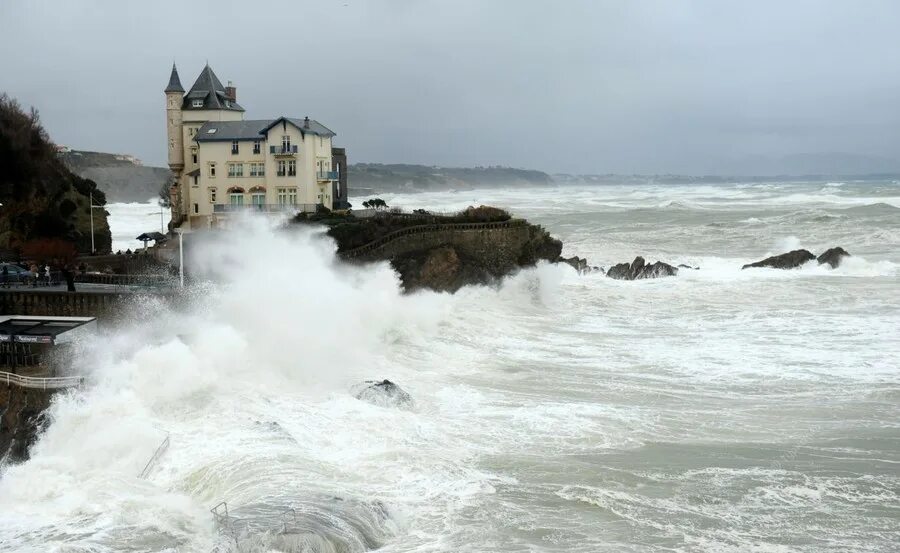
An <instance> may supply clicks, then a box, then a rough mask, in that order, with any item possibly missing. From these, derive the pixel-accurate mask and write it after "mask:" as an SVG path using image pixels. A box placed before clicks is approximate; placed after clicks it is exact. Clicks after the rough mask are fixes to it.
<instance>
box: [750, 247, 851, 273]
mask: <svg viewBox="0 0 900 553" xmlns="http://www.w3.org/2000/svg"><path fill="white" fill-rule="evenodd" d="M849 255H850V254H849V253H847V250H845V249H844V248H841V247H840V246H837V247H834V248H830V249H828V250H826V251H825V253H823V254H822V255H820V256H819V257H818V258H817V257H816V256H815V254H813V253H812V252H810V251H809V250H794V251H791V252H787V253H783V254H781V255H773V256H772V257H767V258H765V259H763V260H762V261H757V262H755V263H748V264H747V265H744V266H743V267H741V269H751V268H759V267H768V268H772V269H796V268H797V267H800V266H801V265H804V264H806V263H809V262H810V261H812V260H814V259H816V260H817V261H818V262H819V265H824V264H826V263H827V264H828V265H830V266H831V268H832V269H835V268H837V267H839V266H840V264H841V260H843V259H844V258H845V257H848V256H849Z"/></svg>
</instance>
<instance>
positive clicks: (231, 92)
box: [225, 81, 237, 102]
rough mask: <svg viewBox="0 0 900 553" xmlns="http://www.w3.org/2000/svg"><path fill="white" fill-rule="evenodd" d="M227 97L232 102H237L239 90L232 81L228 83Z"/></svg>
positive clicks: (226, 88)
mask: <svg viewBox="0 0 900 553" xmlns="http://www.w3.org/2000/svg"><path fill="white" fill-rule="evenodd" d="M225 97H226V98H228V99H229V100H231V101H232V102H237V89H236V88H235V87H234V84H233V83H232V82H231V81H228V86H226V87H225Z"/></svg>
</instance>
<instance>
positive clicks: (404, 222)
mask: <svg viewBox="0 0 900 553" xmlns="http://www.w3.org/2000/svg"><path fill="white" fill-rule="evenodd" d="M511 218H512V216H511V215H510V214H509V212H507V211H506V210H503V209H500V208H497V207H490V206H484V205H483V206H480V207H468V208H466V209H464V210H462V211H460V212H458V213H452V214H435V213H431V212H429V211H426V210H423V209H417V210H415V211H414V212H412V213H404V212H402V211H400V210H397V209H392V210H389V211H382V212H380V213H377V214H375V215H373V216H370V217H365V218H362V217H356V216H354V215H353V213H352V212H350V213H343V214H342V213H337V212H328V211H326V212H320V213H314V214H307V213H301V214H299V215H297V217H296V218H295V219H294V222H296V223H314V224H320V225H326V226H327V227H329V228H328V235H329V236H331V237H332V238H334V239H335V241H336V242H337V244H338V251H339V252H343V251H347V250H352V249H354V248H358V247H360V246H364V245H366V244H368V243H369V242H373V241H375V240H378V239H379V238H381V237H383V236H386V235H388V234H390V233H392V232H395V231H398V230H401V229H404V228H407V227H414V226H418V225H434V224H445V225H449V224H455V223H496V222H502V221H509V220H510V219H511Z"/></svg>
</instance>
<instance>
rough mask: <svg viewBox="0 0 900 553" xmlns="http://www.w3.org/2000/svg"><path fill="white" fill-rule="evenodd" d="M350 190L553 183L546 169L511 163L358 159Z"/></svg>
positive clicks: (349, 173) (351, 169) (351, 171)
mask: <svg viewBox="0 0 900 553" xmlns="http://www.w3.org/2000/svg"><path fill="white" fill-rule="evenodd" d="M347 177H348V180H349V187H350V193H351V194H353V193H354V191H359V190H366V189H368V190H369V191H371V192H399V191H407V192H416V191H436V190H451V189H455V190H459V189H471V188H479V187H481V188H483V187H501V186H540V185H546V184H552V183H553V179H552V178H550V175H548V174H547V173H542V172H541V171H531V170H527V169H512V168H509V167H429V166H427V165H407V164H390V165H387V164H381V163H357V164H355V165H351V166H350V167H348V169H347Z"/></svg>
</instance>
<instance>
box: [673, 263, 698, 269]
mask: <svg viewBox="0 0 900 553" xmlns="http://www.w3.org/2000/svg"><path fill="white" fill-rule="evenodd" d="M678 268H679V269H693V270H695V271H697V270H699V269H700V267H691V266H690V265H685V264H684V263H680V264H679V265H678Z"/></svg>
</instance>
